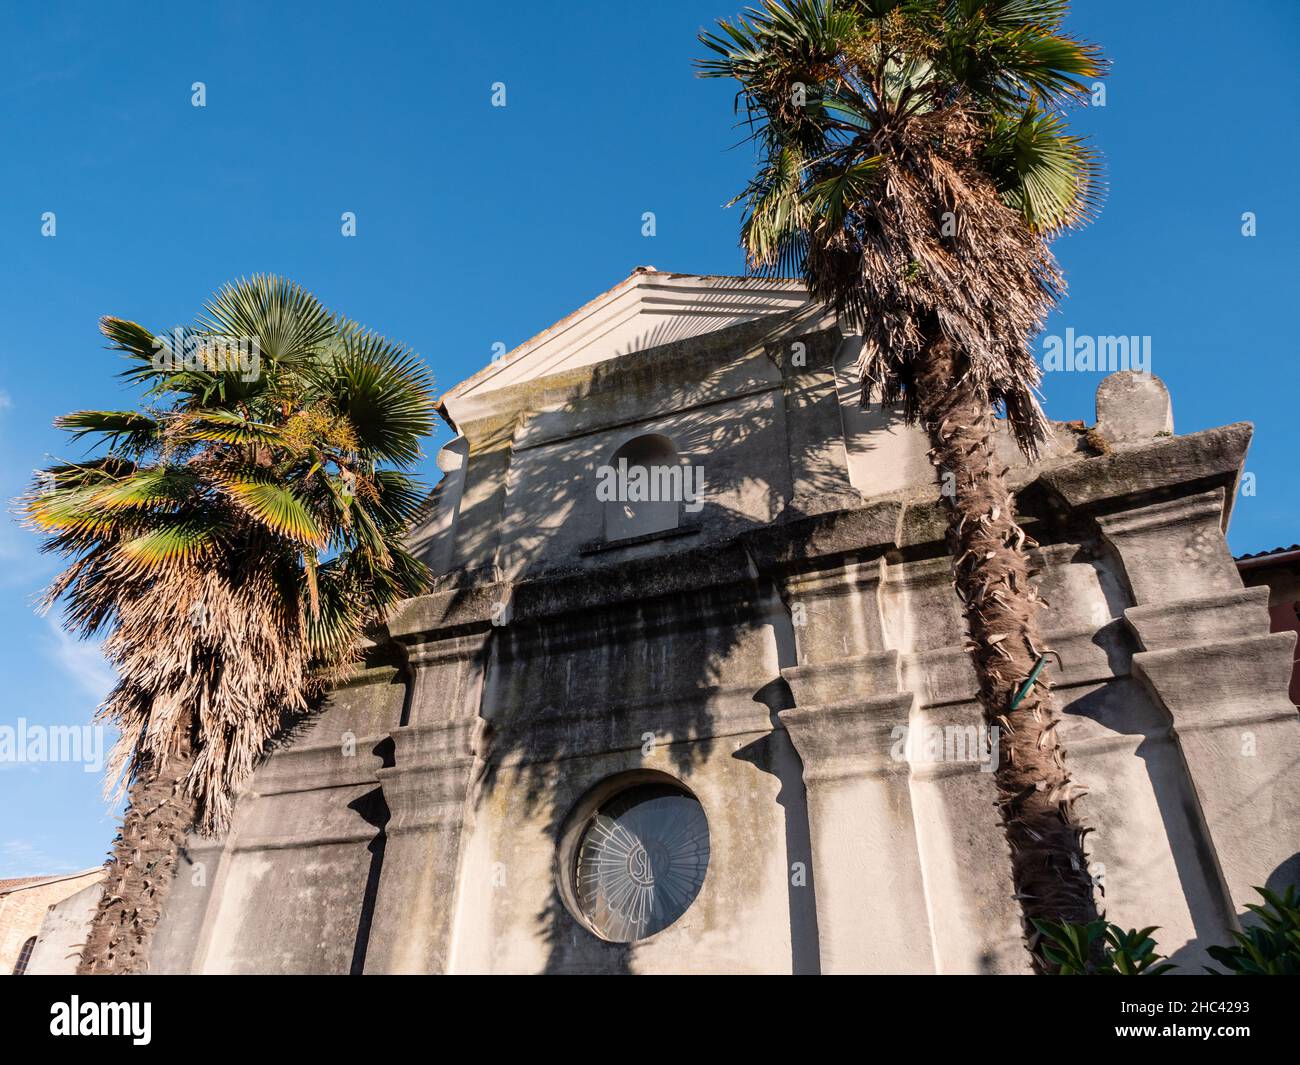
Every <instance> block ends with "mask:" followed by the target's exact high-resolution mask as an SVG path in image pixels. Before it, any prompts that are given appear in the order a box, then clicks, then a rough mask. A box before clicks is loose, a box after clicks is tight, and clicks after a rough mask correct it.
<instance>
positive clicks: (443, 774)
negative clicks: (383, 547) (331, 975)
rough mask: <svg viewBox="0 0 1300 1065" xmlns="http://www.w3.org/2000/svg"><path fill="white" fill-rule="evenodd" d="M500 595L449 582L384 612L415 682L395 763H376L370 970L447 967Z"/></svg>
mask: <svg viewBox="0 0 1300 1065" xmlns="http://www.w3.org/2000/svg"><path fill="white" fill-rule="evenodd" d="M502 599H503V592H502V586H501V585H498V584H492V585H487V586H484V587H480V588H475V589H473V590H472V591H464V590H460V589H450V590H447V591H442V592H438V593H435V594H434V595H429V596H424V597H422V598H421V599H416V600H412V601H411V602H409V603H406V604H403V609H402V612H401V613H400V614H399V615H398V616H396V617H394V618H393V619H392V620H390V622H389V631H390V632H391V633H392V635H393V636H394V637H395V638H396V639H398V640H399V641H401V643H402V646H403V649H404V651H405V653H406V660H407V668H408V683H409V684H410V688H411V691H410V696H409V698H408V705H407V712H406V714H405V715H404V722H405V723H404V724H403V725H402V726H401V727H400V728H397V729H395V730H393V732H392V740H393V749H392V756H391V764H388V765H386V766H385V767H384V768H383V769H380V770H379V773H378V776H379V782H380V785H381V787H382V788H383V796H384V801H385V803H386V804H387V806H388V811H389V820H388V822H387V823H386V825H385V836H386V838H385V845H384V860H383V867H382V872H381V875H380V878H379V885H378V889H377V897H376V900H375V910H374V920H373V923H372V925H371V930H370V941H369V947H368V950H367V953H366V963H365V971H366V972H367V973H443V972H446V971H447V965H448V961H449V959H450V956H451V935H452V925H453V919H454V915H455V909H456V891H457V885H458V881H459V874H460V863H461V853H462V837H463V835H464V831H465V822H466V816H467V801H466V800H467V797H468V795H469V789H470V786H471V782H472V779H473V777H474V776H475V775H476V774H475V766H476V757H477V756H478V755H479V754H480V753H481V752H480V749H481V746H482V742H481V741H482V738H483V735H484V726H483V722H482V721H481V719H480V718H479V716H478V713H479V708H480V705H481V702H482V697H483V680H484V675H485V672H486V669H487V661H488V651H489V644H490V640H491V620H495V619H499V618H503V617H504V612H505V604H504V602H502Z"/></svg>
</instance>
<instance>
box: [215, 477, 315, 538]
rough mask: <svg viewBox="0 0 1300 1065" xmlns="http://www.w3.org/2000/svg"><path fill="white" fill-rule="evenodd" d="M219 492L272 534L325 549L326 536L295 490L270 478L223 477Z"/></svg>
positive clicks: (218, 485)
mask: <svg viewBox="0 0 1300 1065" xmlns="http://www.w3.org/2000/svg"><path fill="white" fill-rule="evenodd" d="M216 486H217V488H218V489H219V490H220V491H221V492H223V493H224V494H225V495H226V496H228V497H229V498H230V499H231V500H233V501H234V503H235V504H236V505H237V506H238V507H239V508H240V509H241V510H243V511H244V512H245V513H246V514H248V515H249V516H250V517H252V518H253V519H254V520H255V521H257V522H259V523H260V524H261V525H263V526H265V527H266V528H267V529H269V530H270V531H271V532H273V533H276V534H278V535H280V536H284V537H287V538H288V539H290V540H293V541H295V542H297V543H302V544H307V545H308V546H311V547H324V546H325V543H326V536H325V534H324V533H323V532H322V531H321V528H320V526H319V525H318V524H317V522H316V518H315V517H313V515H312V513H311V511H310V510H309V509H308V508H307V506H306V504H304V503H303V501H302V500H301V499H299V498H298V496H297V495H295V494H294V492H293V490H292V489H290V488H288V487H286V486H284V485H281V484H276V483H275V482H274V481H272V480H271V479H270V478H269V477H265V476H258V475H248V474H242V475H231V476H223V477H220V478H219V479H218V480H217V482H216Z"/></svg>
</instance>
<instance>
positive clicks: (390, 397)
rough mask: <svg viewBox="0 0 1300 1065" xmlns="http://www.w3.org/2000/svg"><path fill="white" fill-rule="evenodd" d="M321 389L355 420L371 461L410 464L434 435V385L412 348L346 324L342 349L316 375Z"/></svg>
mask: <svg viewBox="0 0 1300 1065" xmlns="http://www.w3.org/2000/svg"><path fill="white" fill-rule="evenodd" d="M315 379H316V383H317V387H318V389H320V390H321V391H322V392H323V393H324V394H326V395H328V396H329V398H330V400H331V402H332V403H334V404H335V405H336V408H337V410H338V411H339V413H341V414H343V415H344V416H345V417H347V419H348V420H349V421H350V422H351V424H352V427H353V429H354V430H355V431H356V434H357V439H358V441H359V444H360V450H361V453H362V454H363V455H365V456H366V457H367V458H369V459H373V460H378V461H381V462H391V463H395V464H397V465H403V466H405V465H410V464H411V463H414V462H415V461H416V460H418V459H419V457H420V440H421V439H422V438H423V437H425V436H428V435H429V434H430V433H431V432H432V431H433V425H434V393H433V381H432V379H431V378H430V376H429V372H428V370H427V369H426V368H425V366H424V363H423V362H421V361H420V359H419V357H418V356H417V355H416V354H415V353H414V352H412V351H410V350H409V349H408V348H404V347H402V346H401V345H399V344H394V343H393V342H392V341H389V340H386V339H384V338H383V337H381V336H378V335H377V334H374V333H369V332H364V331H361V330H357V329H355V328H352V327H349V326H348V325H347V324H345V327H344V332H343V337H342V344H341V347H340V350H339V351H338V352H337V353H336V354H335V355H334V357H333V359H332V361H331V362H330V363H329V364H327V365H326V366H324V367H322V371H321V373H320V374H318V375H316V378H315Z"/></svg>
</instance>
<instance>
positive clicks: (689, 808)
mask: <svg viewBox="0 0 1300 1065" xmlns="http://www.w3.org/2000/svg"><path fill="white" fill-rule="evenodd" d="M708 864H709V829H708V824H707V822H706V821H705V817H704V810H703V808H702V807H701V806H700V803H699V801H698V800H697V799H696V798H695V797H694V796H692V795H689V794H687V793H685V792H684V791H680V790H678V789H676V788H672V787H668V786H665V785H642V786H639V787H634V788H631V789H629V790H627V791H624V792H622V793H620V794H618V795H616V796H614V798H612V799H610V800H609V801H608V802H606V803H605V804H604V805H603V806H601V808H600V809H599V810H598V811H597V813H596V815H595V816H594V817H593V818H592V820H591V822H590V824H589V825H588V826H587V828H586V830H585V832H584V833H583V835H582V839H581V841H580V843H579V845H578V853H577V862H576V865H577V869H576V878H577V896H578V903H579V907H580V909H581V911H582V914H583V916H584V917H585V918H586V920H587V923H588V924H589V925H590V927H591V928H592V930H593V931H595V932H596V933H597V934H598V935H600V936H602V937H603V938H605V939H607V940H611V941H613V942H618V943H630V942H633V941H635V940H638V939H645V938H647V937H648V936H652V935H654V934H655V933H656V932H659V931H661V930H662V929H664V928H667V927H668V926H669V925H670V924H672V923H673V922H674V921H676V920H677V919H678V918H679V917H681V916H682V914H684V913H685V912H686V910H687V909H688V908H689V907H690V905H691V903H692V902H694V901H695V897H696V896H697V895H698V894H699V892H700V888H701V886H702V885H703V883H704V876H705V872H706V870H707V868H708Z"/></svg>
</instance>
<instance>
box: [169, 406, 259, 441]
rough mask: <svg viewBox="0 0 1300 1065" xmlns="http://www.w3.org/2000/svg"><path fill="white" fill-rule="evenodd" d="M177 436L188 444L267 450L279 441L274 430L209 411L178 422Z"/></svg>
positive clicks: (238, 416) (225, 412) (230, 413)
mask: <svg viewBox="0 0 1300 1065" xmlns="http://www.w3.org/2000/svg"><path fill="white" fill-rule="evenodd" d="M179 432H180V434H181V435H183V436H184V437H186V438H187V439H189V440H195V441H211V442H213V443H220V444H243V445H262V446H267V447H269V446H272V445H275V444H277V443H279V442H280V441H281V439H282V433H281V431H280V429H279V428H278V427H277V426H274V425H268V424H266V423H265V422H258V421H253V420H251V419H249V418H245V417H244V416H243V415H241V414H237V413H235V412H233V411H228V410H220V409H213V408H209V409H204V410H197V411H194V412H192V413H189V414H187V415H185V416H184V418H183V419H182V420H181V423H180V426H179Z"/></svg>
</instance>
